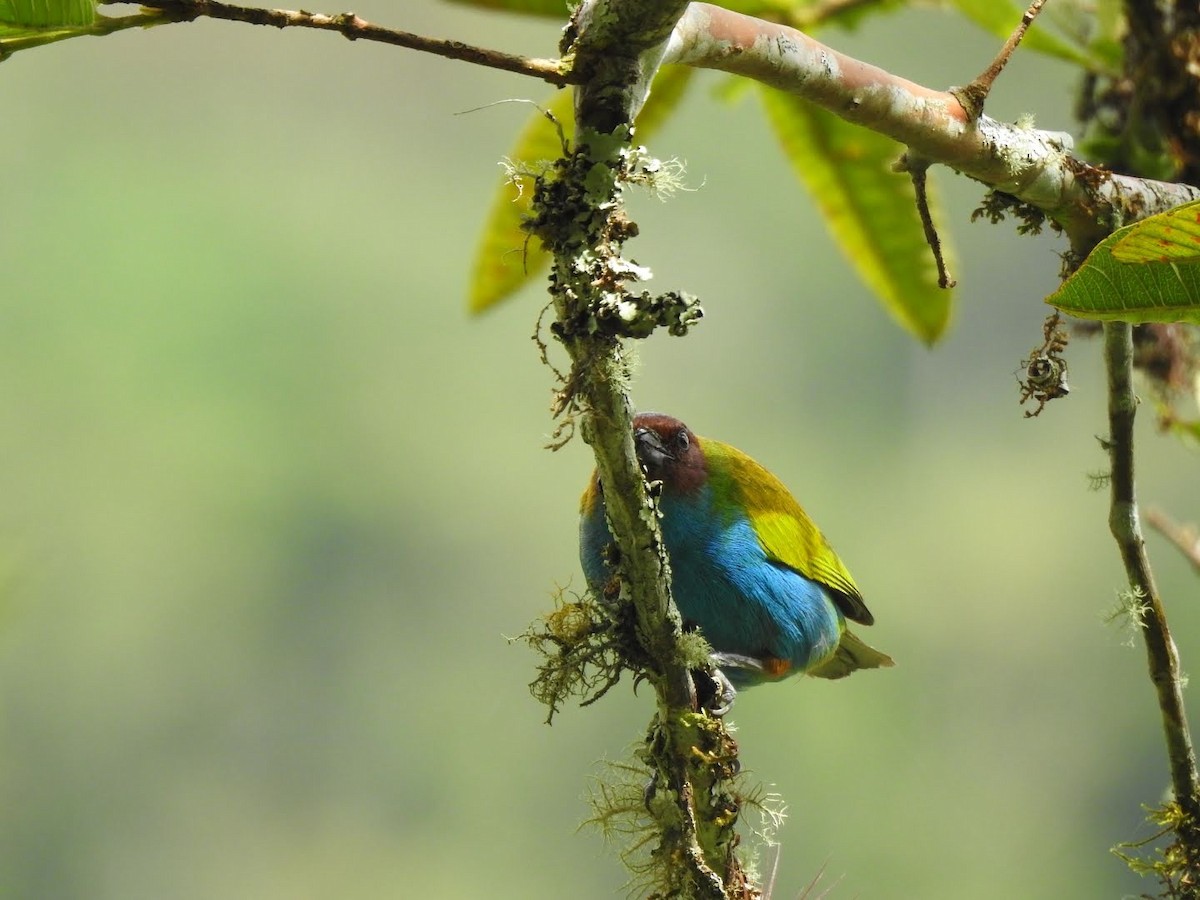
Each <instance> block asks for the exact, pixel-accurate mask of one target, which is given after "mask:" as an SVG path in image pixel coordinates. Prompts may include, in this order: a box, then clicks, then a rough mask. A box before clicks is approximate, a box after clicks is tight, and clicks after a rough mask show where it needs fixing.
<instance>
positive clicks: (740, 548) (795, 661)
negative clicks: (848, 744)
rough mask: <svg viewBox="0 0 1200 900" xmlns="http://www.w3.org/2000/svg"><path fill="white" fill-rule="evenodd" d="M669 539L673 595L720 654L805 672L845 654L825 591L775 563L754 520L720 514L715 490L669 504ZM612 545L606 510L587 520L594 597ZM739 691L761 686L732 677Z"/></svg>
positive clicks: (599, 508) (838, 620) (585, 552)
mask: <svg viewBox="0 0 1200 900" xmlns="http://www.w3.org/2000/svg"><path fill="white" fill-rule="evenodd" d="M662 512H663V519H662V531H663V541H664V543H665V544H666V548H667V553H668V554H669V555H670V558H671V573H672V582H671V589H672V593H673V594H674V597H675V603H676V605H677V606H678V607H679V612H680V614H681V615H682V616H683V618H684V621H685V623H690V624H692V625H695V626H698V627H699V629H700V631H701V633H702V634H703V635H704V637H705V638H706V639H707V640H708V642H709V643H710V644H711V645H712V647H713V649H714V650H717V651H718V652H722V653H735V654H739V655H742V656H750V657H754V658H756V659H764V658H771V659H777V660H783V661H786V662H787V663H789V664H790V668H791V671H793V672H803V671H805V670H807V669H809V668H810V667H812V666H815V665H817V664H818V663H820V662H822V661H824V660H825V659H827V658H829V656H830V655H832V654H833V652H834V650H835V649H836V648H837V644H838V641H839V640H840V638H841V631H842V627H843V623H842V615H841V613H840V612H839V611H838V610H837V608H836V607H835V606H834V604H833V603H832V602H831V600H830V598H829V596H828V595H827V594H826V592H825V590H824V588H822V586H821V585H819V584H818V583H816V582H815V581H812V580H810V579H808V578H805V577H804V576H803V575H800V574H799V573H798V572H795V571H794V570H792V569H789V568H788V567H786V566H783V565H780V564H778V563H776V562H774V561H772V560H770V559H768V558H767V555H766V552H765V551H764V550H763V547H762V544H761V543H760V541H759V540H758V537H757V535H756V534H755V532H754V527H753V525H752V524H751V522H750V520H749V519H748V518H747V517H746V516H745V515H744V514H739V513H737V512H723V513H718V512H717V511H716V510H715V508H714V505H713V502H712V493H711V488H710V487H709V486H708V485H705V486H703V487H701V488H700V489H699V490H697V491H695V492H693V493H692V494H690V495H686V496H680V495H665V496H664V497H663V498H662ZM610 542H611V538H610V537H609V532H608V527H607V525H606V524H605V521H604V509H603V504H602V503H596V504H595V505H594V507H593V508H592V509H591V510H590V511H589V512H585V515H584V517H583V520H582V522H581V526H580V556H581V561H582V564H583V569H584V573H585V574H586V576H587V579H588V583H589V584H590V585H591V586H592V588H593V589H598V588H599V587H601V586H602V585H603V584H604V582H605V580H607V578H608V577H609V575H610V573H609V570H608V567H607V564H606V563H605V560H604V556H603V548H604V547H605V546H606V545H607V544H608V543H610ZM725 674H726V675H727V676H728V677H729V678H730V680H731V681H733V682H734V684H735V685H738V686H746V685H748V684H750V683H753V682H755V681H757V680H758V679H756V678H753V677H750V676H749V673H744V672H741V671H738V670H732V671H731V670H729V669H726V670H725Z"/></svg>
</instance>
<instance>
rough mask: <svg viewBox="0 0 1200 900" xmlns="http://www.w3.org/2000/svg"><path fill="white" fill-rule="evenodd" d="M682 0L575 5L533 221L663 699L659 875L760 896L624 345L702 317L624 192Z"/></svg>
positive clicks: (730, 748)
mask: <svg viewBox="0 0 1200 900" xmlns="http://www.w3.org/2000/svg"><path fill="white" fill-rule="evenodd" d="M686 6H687V2H686V0H655V2H646V0H590V2H585V3H584V4H582V5H581V6H580V7H579V8H578V9H577V10H576V12H575V14H574V16H573V17H572V20H571V24H570V25H569V27H568V29H567V31H566V34H565V37H564V39H563V47H562V51H563V55H564V57H569V58H571V59H573V61H574V65H573V71H574V72H575V73H577V74H582V75H583V77H581V78H580V84H579V86H578V88H577V89H576V97H575V113H576V141H575V145H574V146H573V147H566V148H564V154H563V156H562V157H561V158H560V159H559V160H557V161H556V162H555V163H554V165H553V166H552V167H551V169H550V170H549V171H547V173H546V174H545V175H544V176H542V177H540V178H539V179H538V180H537V183H536V184H535V189H534V201H533V202H534V206H533V209H534V217H533V219H532V221H530V222H529V225H528V227H529V229H530V231H531V232H532V233H533V234H535V235H536V236H537V237H539V238H540V239H541V240H542V242H543V243H544V244H545V245H546V247H547V248H548V249H549V250H550V251H551V253H552V254H553V263H552V270H551V275H550V295H551V299H552V303H553V308H554V312H555V322H554V324H553V326H552V327H551V330H552V332H553V333H554V335H555V336H556V337H557V338H558V340H559V341H560V342H561V343H562V345H563V346H564V347H565V348H566V351H567V354H568V355H569V357H570V360H571V370H570V373H569V374H568V376H567V378H566V383H565V385H564V386H563V390H562V392H561V394H560V401H559V403H558V404H557V409H558V411H559V412H560V413H563V414H567V415H572V416H578V417H580V418H581V420H582V429H581V430H582V434H583V437H584V439H585V440H586V441H587V442H588V443H589V444H590V445H591V446H592V449H593V451H594V453H595V457H596V467H597V470H598V472H599V473H600V478H601V481H602V483H603V485H604V491H605V506H606V508H607V511H608V517H609V528H610V529H611V531H612V534H613V537H614V540H615V542H616V545H617V550H618V553H619V560H620V565H619V571H620V577H621V581H620V586H619V592H618V591H614V594H615V595H616V596H613V597H610V598H608V601H609V602H611V603H613V604H614V606H615V607H616V608H617V609H620V608H621V607H622V605H624V604H629V605H631V606H632V612H633V616H632V619H633V623H634V628H633V631H634V633H635V635H636V639H637V643H638V644H639V646H640V648H641V651H642V654H641V656H642V662H643V665H644V667H645V671H644V672H640V673H639V674H640V675H644V677H645V678H646V679H647V680H648V681H649V682H650V684H651V685H652V686H653V687H654V690H655V693H656V697H657V705H658V709H657V712H656V715H655V717H654V720H653V721H652V723H651V725H650V729H649V733H648V735H647V739H646V742H645V744H644V746H643V750H642V754H641V761H642V762H643V763H645V765H646V766H647V768H648V770H649V773H650V778H651V787H650V788H648V789H647V801H646V806H647V809H648V810H649V811H650V813H651V815H652V817H653V819H654V820H655V824H656V827H657V832H658V834H657V846H656V848H655V851H654V856H655V857H656V859H657V860H659V861H660V863H661V865H662V871H661V873H660V877H659V878H658V879H656V882H657V884H658V885H659V887H660V890H662V891H664V892H667V893H670V895H671V896H681V897H697V898H711V900H725V898H731V897H751V896H755V892H754V891H753V889H752V888H751V887H750V886H749V884H748V880H747V878H746V876H745V874H744V872H743V870H742V867H741V864H740V862H739V860H738V857H737V855H736V853H735V852H734V850H735V848H736V846H737V842H738V838H737V835H736V833H735V831H734V825H735V823H736V821H737V817H738V805H737V800H736V797H735V796H734V794H733V793H732V792H731V791H730V790H728V789H727V787H728V781H729V780H730V779H731V777H732V775H733V774H735V773H736V771H737V768H738V765H737V757H736V753H737V747H736V744H735V743H734V742H733V739H732V738H731V737H730V736H729V734H728V732H727V731H726V729H725V726H724V724H723V723H722V722H721V721H720V720H718V719H714V718H711V717H709V716H708V715H707V714H705V713H704V712H699V711H697V709H696V700H695V689H694V687H693V684H692V678H691V674H690V672H689V661H688V653H687V646H686V642H685V641H683V640H682V637H683V635H682V629H681V624H680V619H679V614H678V612H677V611H676V609H675V606H674V603H673V602H672V600H671V595H670V566H669V562H668V560H667V557H666V554H665V551H664V549H663V545H662V536H661V533H660V531H659V527H658V512H657V508H656V503H655V498H654V497H653V496H652V494H651V492H650V491H649V490H648V486H647V484H646V480H645V477H644V475H643V474H642V470H641V467H640V465H639V464H638V461H637V457H636V454H635V452H634V444H633V432H632V414H633V407H632V403H631V401H630V398H629V395H628V393H627V374H628V367H627V362H626V357H625V348H624V345H623V341H624V340H625V339H627V338H629V337H642V336H645V335H647V334H649V333H650V332H651V331H653V330H654V329H655V328H656V327H658V326H666V327H668V328H669V329H670V330H671V331H672V332H673V333H677V334H681V333H683V332H685V331H686V330H687V328H688V326H689V325H690V324H691V323H692V322H693V321H695V319H696V318H697V317H698V315H699V311H698V308H697V307H696V304H695V301H694V300H693V299H691V298H688V297H685V296H683V295H680V294H673V293H669V294H664V295H662V296H659V297H653V296H651V295H649V294H648V293H646V292H641V293H636V294H635V293H633V292H631V291H630V290H629V287H628V285H629V284H631V283H633V282H636V281H638V280H639V279H640V278H641V277H642V275H643V274H644V270H642V269H641V268H640V267H638V266H635V265H633V264H632V263H631V262H629V261H627V260H625V259H624V258H623V257H622V256H621V250H622V245H623V243H624V241H625V239H626V238H628V237H629V236H631V235H632V234H635V233H636V227H635V226H633V224H632V223H631V222H629V220H628V219H627V218H626V216H625V212H624V206H623V202H622V190H623V186H624V184H625V183H627V182H629V181H630V180H636V178H637V176H638V173H639V169H640V166H641V164H642V162H643V160H644V159H645V152H644V151H643V150H641V149H640V148H637V147H635V146H634V143H633V121H634V117H635V115H636V113H637V110H638V108H639V107H640V106H641V104H642V102H643V101H644V99H645V91H646V86H647V85H648V84H649V82H650V79H651V77H652V75H653V73H654V70H655V69H656V68H657V66H658V64H659V60H660V59H661V56H662V47H663V45H664V42H665V40H666V38H667V36H668V35H669V34H670V33H671V30H672V28H673V27H674V25H675V22H676V21H677V20H678V18H679V16H680V15H681V14H682V13H683V11H684V9H685V7H686Z"/></svg>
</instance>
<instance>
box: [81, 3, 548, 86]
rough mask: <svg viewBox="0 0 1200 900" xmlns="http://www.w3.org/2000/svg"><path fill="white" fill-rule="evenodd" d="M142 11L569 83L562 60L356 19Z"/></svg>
mask: <svg viewBox="0 0 1200 900" xmlns="http://www.w3.org/2000/svg"><path fill="white" fill-rule="evenodd" d="M104 2H106V3H108V2H121V0H104ZM143 5H144V6H145V7H146V8H147V9H151V10H158V11H160V12H161V13H162V16H161V17H156V18H155V20H154V21H153V22H152V23H151V24H166V23H169V22H193V21H195V20H196V19H201V18H207V19H225V20H227V21H231V22H246V23H248V24H251V25H270V26H272V27H274V28H315V29H317V30H318V31H335V32H337V33H338V34H341V35H342V36H343V37H346V38H349V39H350V40H352V41H359V40H361V41H377V42H379V43H383V44H392V45H394V46H397V47H407V48H408V49H410V50H420V51H421V52H423V53H434V54H436V55H438V56H444V57H446V58H447V59H457V60H461V61H463V62H469V63H474V64H475V65H477V66H487V67H488V68H491V69H500V70H502V71H505V72H514V73H516V74H518V75H528V76H530V77H532V78H539V79H541V80H542V81H548V82H550V83H551V84H556V85H564V84H566V83H567V81H568V79H567V76H566V74H565V71H566V67H565V66H564V65H563V63H562V62H561V61H560V60H557V59H531V58H529V57H525V56H517V55H515V54H511V53H501V52H500V51H498V50H488V49H487V48H485V47H475V46H472V45H470V44H464V43H462V42H461V41H444V40H438V39H436V38H428V37H423V36H422V35H419V34H412V33H411V32H408V31H399V30H396V29H392V28H383V27H381V26H379V25H372V24H371V23H370V22H368V21H366V20H365V19H360V18H359V17H358V16H356V15H355V14H354V13H339V14H337V15H332V16H331V15H326V14H324V13H310V12H305V11H303V10H288V9H259V8H257V7H250V6H236V5H233V4H229V3H220V2H218V0H154V2H149V3H145V4H143ZM131 18H135V17H131ZM133 24H137V23H133ZM125 27H129V26H128V25H126V26H125Z"/></svg>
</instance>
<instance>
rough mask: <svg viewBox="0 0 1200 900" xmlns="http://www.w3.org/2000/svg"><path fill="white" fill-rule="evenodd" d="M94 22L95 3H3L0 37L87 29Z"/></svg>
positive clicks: (61, 0)
mask: <svg viewBox="0 0 1200 900" xmlns="http://www.w3.org/2000/svg"><path fill="white" fill-rule="evenodd" d="M94 21H96V4H95V2H93V0H0V29H2V31H0V34H6V33H14V32H18V31H20V32H27V31H30V30H32V29H38V28H61V27H63V26H75V27H78V26H86V25H91V24H92V23H93V22H94Z"/></svg>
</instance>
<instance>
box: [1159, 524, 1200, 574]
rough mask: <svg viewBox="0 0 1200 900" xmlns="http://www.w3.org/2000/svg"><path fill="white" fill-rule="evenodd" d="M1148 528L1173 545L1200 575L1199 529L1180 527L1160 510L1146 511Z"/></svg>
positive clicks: (1191, 526) (1190, 526)
mask: <svg viewBox="0 0 1200 900" xmlns="http://www.w3.org/2000/svg"><path fill="white" fill-rule="evenodd" d="M1146 521H1147V522H1149V523H1150V527H1151V528H1153V529H1154V530H1155V531H1157V532H1158V533H1159V534H1161V535H1162V536H1163V537H1165V538H1166V539H1167V540H1168V541H1170V542H1171V543H1172V544H1174V545H1175V546H1176V547H1177V548H1178V549H1179V552H1180V553H1182V554H1183V556H1184V558H1185V559H1186V560H1187V561H1188V562H1190V563H1191V564H1192V568H1194V569H1195V570H1196V572H1197V574H1200V529H1197V528H1196V526H1195V525H1181V524H1179V523H1178V522H1176V521H1175V520H1174V519H1172V518H1171V517H1170V516H1168V515H1167V514H1166V513H1165V512H1163V511H1162V510H1160V509H1150V510H1147V511H1146Z"/></svg>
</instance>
